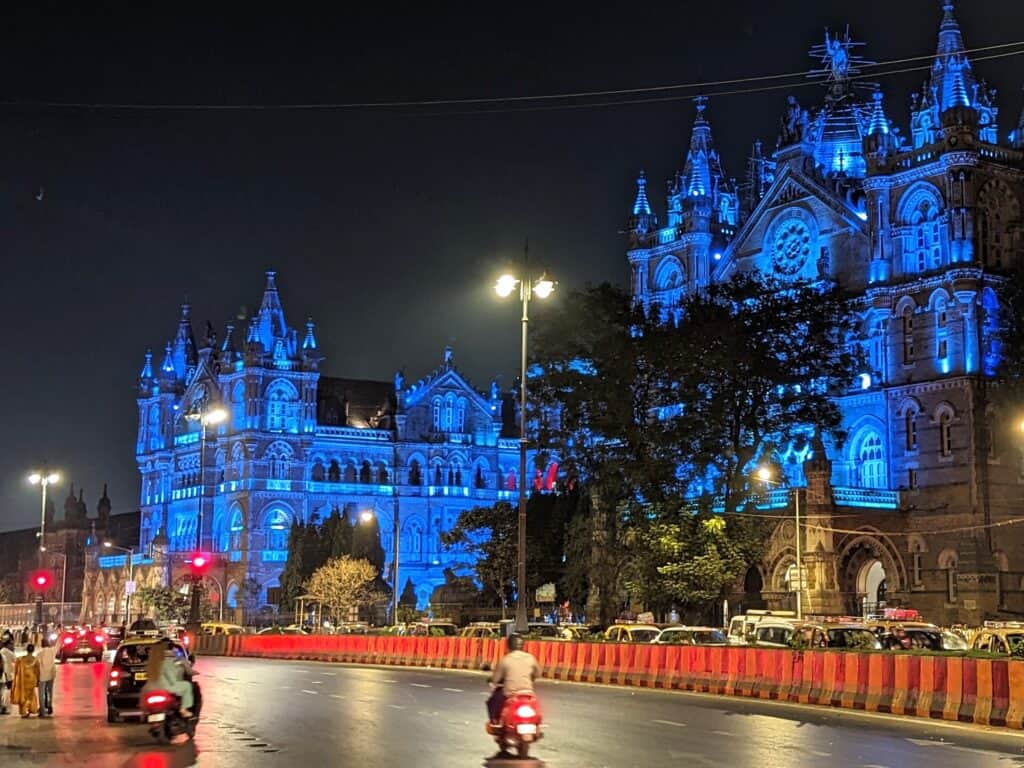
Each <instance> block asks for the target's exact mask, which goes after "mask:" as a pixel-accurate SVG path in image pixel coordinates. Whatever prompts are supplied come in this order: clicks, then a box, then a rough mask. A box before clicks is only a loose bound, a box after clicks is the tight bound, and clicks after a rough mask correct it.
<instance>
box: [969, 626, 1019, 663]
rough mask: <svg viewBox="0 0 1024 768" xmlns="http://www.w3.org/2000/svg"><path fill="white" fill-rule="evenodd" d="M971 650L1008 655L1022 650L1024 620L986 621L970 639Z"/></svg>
mask: <svg viewBox="0 0 1024 768" xmlns="http://www.w3.org/2000/svg"><path fill="white" fill-rule="evenodd" d="M971 650H975V651H988V652H989V653H998V654H1000V655H1003V656H1010V655H1012V654H1013V653H1014V651H1015V650H1016V651H1017V653H1018V654H1019V653H1021V652H1024V622H1020V621H986V622H985V625H984V626H983V627H982V628H981V629H979V630H978V632H977V633H976V634H975V635H974V639H973V640H972V641H971Z"/></svg>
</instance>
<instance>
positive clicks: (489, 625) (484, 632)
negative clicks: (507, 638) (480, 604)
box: [459, 621, 501, 640]
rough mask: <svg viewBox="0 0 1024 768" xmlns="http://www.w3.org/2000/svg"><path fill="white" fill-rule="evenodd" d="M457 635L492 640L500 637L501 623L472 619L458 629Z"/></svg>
mask: <svg viewBox="0 0 1024 768" xmlns="http://www.w3.org/2000/svg"><path fill="white" fill-rule="evenodd" d="M459 637H477V638H484V639H488V640H493V639H496V638H498V637H501V625H500V624H495V623H494V622H491V621H474V622H473V623H472V624H470V625H468V626H465V627H463V628H462V629H461V630H460V631H459Z"/></svg>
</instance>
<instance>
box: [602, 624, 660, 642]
mask: <svg viewBox="0 0 1024 768" xmlns="http://www.w3.org/2000/svg"><path fill="white" fill-rule="evenodd" d="M660 632H661V628H660V627H657V626H655V625H654V624H612V625H611V626H610V627H608V629H606V630H605V632H604V639H605V641H606V642H609V643H650V642H653V641H654V639H655V638H656V637H657V636H658V635H659V633H660Z"/></svg>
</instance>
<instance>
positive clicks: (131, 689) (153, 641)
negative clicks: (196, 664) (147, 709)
mask: <svg viewBox="0 0 1024 768" xmlns="http://www.w3.org/2000/svg"><path fill="white" fill-rule="evenodd" d="M166 643H170V644H171V649H172V650H173V651H174V653H175V655H177V656H179V657H180V658H182V659H188V660H189V661H192V660H193V659H194V657H192V656H190V655H189V653H188V651H187V650H186V649H185V646H184V645H182V644H181V643H180V642H178V641H176V640H171V639H169V638H166V637H152V636H142V635H136V636H130V637H127V638H125V639H124V640H123V641H122V642H121V645H120V646H119V647H118V649H117V653H115V654H114V661H113V663H112V664H111V665H110V675H109V678H108V680H107V722H108V723H116V722H119V721H120V720H121V719H122V718H125V717H141V716H142V708H141V707H140V706H139V692H140V691H141V690H142V686H144V685H145V684H146V663H147V662H148V661H149V654H150V652H151V651H153V650H154V649H156V652H157V653H163V652H164V649H165V648H166V647H167V646H166Z"/></svg>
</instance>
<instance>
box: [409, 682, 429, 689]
mask: <svg viewBox="0 0 1024 768" xmlns="http://www.w3.org/2000/svg"><path fill="white" fill-rule="evenodd" d="M409 685H411V686H412V687H413V688H429V687H430V686H429V685H424V684H423V683H409Z"/></svg>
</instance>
